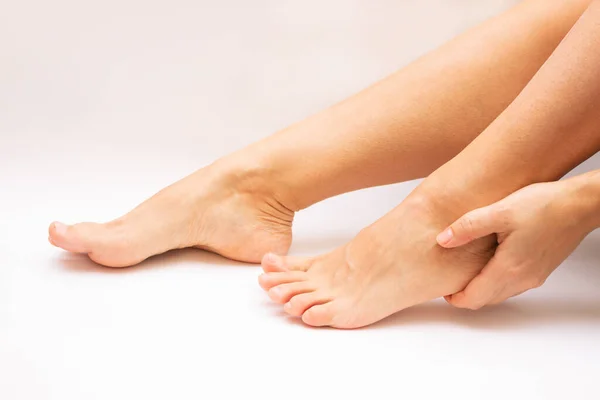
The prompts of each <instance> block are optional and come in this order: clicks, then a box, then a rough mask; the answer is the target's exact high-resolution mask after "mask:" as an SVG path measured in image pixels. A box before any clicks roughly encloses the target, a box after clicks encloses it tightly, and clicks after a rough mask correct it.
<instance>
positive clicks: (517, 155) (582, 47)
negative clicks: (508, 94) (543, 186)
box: [260, 2, 600, 328]
mask: <svg viewBox="0 0 600 400" xmlns="http://www.w3.org/2000/svg"><path fill="white" fill-rule="evenodd" d="M599 46H600V2H593V3H592V4H591V5H590V7H589V8H588V9H587V10H586V12H585V13H584V14H583V15H582V17H581V18H580V19H579V20H578V22H577V23H576V24H575V25H574V27H573V28H572V30H571V31H570V32H569V34H568V35H567V36H566V37H565V39H564V40H563V41H562V43H561V44H560V45H559V46H558V48H557V49H556V51H555V52H554V53H553V54H552V56H550V58H549V59H548V60H547V61H546V63H544V65H543V66H542V68H541V69H540V70H539V71H538V73H537V74H536V75H535V76H534V77H533V79H532V80H531V81H530V83H529V84H528V85H527V86H526V87H525V89H523V91H522V92H521V93H520V94H519V96H517V98H516V99H515V100H514V101H513V102H512V103H511V105H510V106H509V107H507V109H506V110H505V111H504V112H503V113H502V114H501V115H500V116H499V117H498V118H497V119H496V120H495V121H494V122H493V123H492V124H491V125H490V126H489V127H488V128H486V129H485V131H484V132H483V133H482V134H481V135H480V136H478V137H477V138H476V139H475V140H474V141H473V142H472V143H471V144H469V145H468V146H467V147H466V148H465V149H464V150H463V151H462V152H461V153H460V154H458V155H457V156H456V157H455V158H453V159H452V160H451V161H449V162H448V163H446V164H445V165H443V166H442V167H441V168H439V169H438V170H436V171H435V172H434V173H433V174H431V175H430V176H429V177H428V178H427V179H425V181H424V182H423V183H422V184H421V185H420V186H419V187H418V188H417V189H415V191H414V192H413V193H412V194H411V195H410V196H409V197H408V198H407V199H406V200H405V201H404V202H402V203H401V204H400V205H399V206H398V207H396V209H394V210H392V211H391V212H390V213H388V214H387V215H386V216H384V217H383V218H381V219H380V220H379V221H377V222H375V223H374V224H373V225H371V226H370V227H368V228H366V229H365V230H363V231H362V232H361V233H360V234H359V235H358V236H357V237H356V238H355V239H353V240H352V241H351V242H350V243H348V244H347V245H345V246H342V247H341V248H339V249H336V250H334V251H333V252H331V253H329V254H326V255H324V256H320V257H315V258H309V259H292V258H285V257H278V256H275V255H267V256H265V259H264V260H263V268H264V270H265V275H263V276H262V277H261V278H260V283H261V285H262V286H263V288H264V289H265V290H267V291H268V293H269V295H270V296H271V298H272V299H273V300H274V301H277V302H280V303H282V304H284V310H285V311H286V312H288V313H289V314H291V315H294V316H300V317H302V320H303V321H304V322H305V323H306V324H309V325H314V326H324V325H327V326H333V327H338V328H357V327H361V326H365V325H369V324H371V323H374V322H376V321H378V320H380V319H382V318H385V317H386V316H388V315H391V314H393V313H395V312H398V311H400V310H402V309H404V308H406V307H409V306H412V305H414V304H417V303H420V302H423V301H426V300H430V299H433V298H437V297H440V296H447V295H451V294H454V293H456V292H460V291H461V290H462V289H464V288H465V286H466V285H467V284H468V283H469V282H470V281H471V279H472V278H474V277H475V276H476V275H477V274H478V273H479V271H480V270H481V269H482V268H483V267H484V266H485V265H486V264H487V262H488V261H489V260H490V259H491V257H492V255H493V251H494V248H495V245H496V243H495V238H494V237H491V236H486V237H484V238H482V239H478V240H475V241H473V242H471V243H469V244H468V245H465V246H461V247H457V248H453V249H443V248H442V247H441V246H438V245H437V243H436V236H437V234H438V233H439V232H440V231H442V230H443V229H444V227H447V226H448V225H449V224H451V223H452V222H453V221H454V220H456V219H457V218H459V217H460V216H461V215H463V214H464V213H466V212H468V211H471V210H473V209H476V208H479V207H482V206H486V205H489V204H491V203H494V202H496V201H498V200H500V199H502V198H504V197H506V196H508V195H509V194H511V193H513V192H515V191H517V190H518V189H520V188H522V187H524V186H527V185H529V184H532V183H535V182H544V181H550V180H556V179H557V178H559V177H561V176H562V175H563V174H565V173H566V172H567V171H569V170H571V169H572V168H573V167H575V166H576V165H577V164H579V163H580V162H582V161H583V160H585V159H587V158H588V157H590V156H591V155H593V154H594V153H596V152H597V151H598V150H599V149H600V118H598V110H599V107H600V75H598V73H597V67H598V66H600V52H598V51H597V49H598V48H600V47H599ZM490 149H493V151H490ZM473 165H476V166H477V168H473ZM286 269H288V270H290V271H285V270H286Z"/></svg>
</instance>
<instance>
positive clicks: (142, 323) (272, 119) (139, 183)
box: [0, 0, 600, 400]
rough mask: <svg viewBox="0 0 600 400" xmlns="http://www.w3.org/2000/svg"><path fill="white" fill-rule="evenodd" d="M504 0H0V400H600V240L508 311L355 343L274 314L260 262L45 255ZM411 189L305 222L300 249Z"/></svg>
mask: <svg viewBox="0 0 600 400" xmlns="http://www.w3.org/2000/svg"><path fill="white" fill-rule="evenodd" d="M217 3H218V5H216V4H217ZM509 3H511V2H510V1H495V2H494V1H486V2H480V1H477V0H462V1H459V0H453V1H431V0H427V1H419V2H409V1H400V0H394V1H375V2H366V1H358V0H354V1H341V0H336V1H329V2H321V1H316V0H310V1H303V2H291V1H274V0H273V1H267V0H257V1H241V0H237V1H221V2H208V1H191V0H190V1H187V2H186V1H170V2H166V1H162V2H158V1H135V0H125V1H117V0H109V1H103V2H99V1H98V2H81V1H74V0H72V1H67V0H56V1H52V2H44V1H41V0H27V1H18V2H16V1H13V2H9V1H8V0H2V4H1V10H2V11H1V12H0V50H1V51H0V224H1V227H2V229H1V231H0V249H1V252H0V399H2V400H17V399H19V400H20V399H44V400H45V399H60V400H71V399H111V400H116V399H199V398H205V399H218V398H246V397H254V396H261V398H266V399H280V398H281V399H284V398H285V399H287V398H291V399H294V398H326V397H330V398H355V397H356V398H359V397H360V398H368V399H371V398H373V399H375V398H406V399H421V398H425V399H428V398H436V399H438V398H443V399H454V398H460V399H482V398H487V399H505V398H516V399H521V398H531V399H563V398H573V399H596V398H599V395H600V390H599V389H598V385H597V377H598V373H599V372H600V365H599V364H600V362H599V360H600V346H598V340H599V337H600V290H599V289H600V270H599V269H598V263H599V261H600V235H599V234H598V232H596V233H595V234H593V235H592V236H590V237H588V239H586V241H585V242H584V243H583V244H582V246H581V247H580V249H579V250H577V252H576V253H575V254H574V255H573V256H572V257H571V258H570V259H569V260H568V261H567V262H566V263H565V264H564V265H563V266H562V267H561V268H560V269H559V270H558V271H557V272H556V273H555V274H554V275H553V276H552V277H551V279H550V280H549V281H548V282H547V284H546V285H545V286H544V287H543V288H541V289H539V290H536V291H533V292H530V293H528V294H526V295H524V296H522V297H520V298H518V299H516V300H513V301H510V302H508V303H507V304H505V305H502V306H499V307H496V308H490V309H486V310H483V311H480V312H477V313H472V312H466V311H460V310H455V309H452V308H451V307H449V306H447V305H445V304H444V303H443V302H440V301H435V302H432V303H430V304H426V305H423V306H420V307H416V308H414V309H411V310H407V311H404V312H402V313H400V314H398V315H396V316H394V317H392V318H389V319H388V320H386V321H384V322H382V323H380V324H377V325H375V326H373V327H371V328H368V329H363V330H358V331H335V330H328V329H309V328H306V327H304V326H303V325H301V324H300V323H298V322H296V321H294V320H292V319H289V318H286V317H284V316H283V314H282V312H281V311H280V310H279V308H278V307H276V306H273V305H272V304H270V303H269V301H268V299H267V298H266V296H265V295H264V294H263V292H262V291H261V289H260V288H259V287H258V285H257V283H256V277H257V276H258V274H259V268H258V267H256V266H248V265H242V264H237V263H234V262H231V261H228V260H225V259H222V258H220V257H217V256H214V255H211V254H207V253H204V252H201V251H183V252H179V253H171V254H168V255H165V256H161V257H158V258H154V259H152V260H151V261H149V262H146V263H145V264H143V265H142V266H139V267H136V268H132V269H124V270H111V269H105V268H101V267H98V266H95V265H93V264H92V263H91V262H89V261H87V260H86V259H85V258H84V257H78V256H72V255H68V254H66V253H61V252H59V251H58V250H56V249H54V248H52V247H51V246H50V245H49V244H48V243H47V242H46V237H47V233H46V229H47V225H48V224H49V223H50V222H51V221H52V220H54V219H59V220H64V221H66V222H75V221H79V220H82V219H91V220H98V221H101V220H106V219H111V218H113V217H116V216H118V215H119V214H121V213H123V212H125V211H127V210H128V209H129V208H131V207H133V206H134V205H136V204H137V203H138V202H140V201H141V200H143V199H144V198H146V197H148V196H149V195H151V194H152V193H154V192H155V191H157V190H158V189H160V188H161V187H162V186H164V185H166V184H168V183H170V182H172V181H174V180H175V179H177V178H179V177H181V176H183V175H186V174H187V173H188V172H190V171H192V170H194V169H196V168H198V167H200V166H202V165H204V164H205V163H206V162H208V161H210V160H212V159H214V158H216V157H218V156H219V155H222V154H224V153H226V152H228V151H231V150H232V149H234V148H237V147H240V146H243V145H244V144H246V143H249V142H251V141H253V140H255V139H257V138H259V137H262V136H264V135H266V134H269V133H271V132H273V131H275V130H277V129H279V128H281V127H283V126H285V125H287V124H289V123H291V122H293V121H295V120H298V119H301V118H303V117H305V116H307V115H308V114H310V113H312V112H314V111H316V110H318V109H320V108H322V107H324V106H326V105H328V104H331V103H333V102H335V101H337V100H340V99H342V98H343V97H344V96H346V95H349V94H351V93H353V92H354V91H356V90H358V89H360V88H362V87H364V86H366V85H367V84H369V83H371V82H373V81H375V80H377V79H379V78H381V77H383V76H384V75H386V74H387V73H390V72H392V71H393V70H395V69H396V68H397V67H399V66H401V65H403V64H405V63H407V62H408V61H410V60H411V59H413V58H415V57H416V56H418V55H419V54H421V53H423V52H425V51H427V50H429V49H431V48H433V47H434V46H436V45H437V44H439V43H442V42H443V41H444V40H446V39H448V38H450V37H451V36H453V35H454V34H456V33H457V32H459V31H462V30H463V29H465V28H466V27H467V26H470V25H472V24H474V23H476V22H477V21H479V20H482V19H483V18H485V17H486V16H488V15H492V14H495V13H496V12H498V11H499V10H501V9H502V8H504V7H506V6H507V5H508V4H509ZM594 163H595V164H596V167H600V162H598V160H592V163H588V164H587V165H586V166H584V167H583V168H584V169H585V168H590V167H591V166H592V164H594ZM414 185H415V183H407V184H402V185H396V186H391V187H386V188H378V189H374V190H369V191H363V192H358V193H353V194H350V195H346V196H343V197H340V198H336V199H332V200H329V201H327V202H324V203H322V204H319V205H317V206H315V207H314V208H312V209H310V210H308V211H305V212H302V213H300V214H299V215H298V217H297V222H296V227H295V235H296V239H295V242H294V245H293V248H292V252H293V253H296V254H300V253H307V254H314V253H318V252H322V251H325V250H328V249H331V248H333V247H334V246H336V245H338V244H341V243H343V242H344V241H346V240H348V239H350V238H351V237H352V236H353V234H354V233H356V232H357V231H358V230H359V229H360V228H361V227H363V226H365V225H367V224H368V223H370V222H372V221H373V220H375V219H376V218H377V217H379V216H380V215H382V214H383V213H384V212H386V211H387V210H389V209H390V208H392V207H393V206H394V205H395V204H397V203H398V202H399V201H400V200H401V199H402V198H403V196H405V195H406V194H407V193H408V192H409V191H410V190H411V188H412V187H414ZM366 205H368V206H366Z"/></svg>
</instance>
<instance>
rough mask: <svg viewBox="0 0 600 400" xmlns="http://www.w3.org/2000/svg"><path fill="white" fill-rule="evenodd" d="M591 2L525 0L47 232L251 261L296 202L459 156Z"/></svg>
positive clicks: (151, 250)
mask: <svg viewBox="0 0 600 400" xmlns="http://www.w3.org/2000/svg"><path fill="white" fill-rule="evenodd" d="M588 3H589V0H570V1H569V0H554V1H552V2H548V1H544V0H529V1H525V2H523V3H521V4H519V5H518V6H516V7H514V8H513V9H511V10H509V11H508V12H506V13H504V14H503V15H501V16H499V17H496V18H494V19H491V20H490V21H488V22H486V23H484V24H482V25H481V26H478V27H476V28H474V29H471V30H470V31H468V32H466V33H465V34H463V35H461V36H459V37H458V38H457V39H455V40H453V41H451V42H449V43H448V44H446V45H444V46H442V47H441V48H439V49H437V50H436V51H433V52H432V53H430V54H428V55H426V56H425V57H422V58H421V59H419V60H417V61H416V62H414V63H412V64H411V65H409V66H407V67H406V68H404V69H402V70H400V71H399V72H397V73H395V74H393V75H392V76H390V77H388V78H387V79H385V80H383V81H381V82H379V83H377V84H376V85H374V86H372V87H370V88H369V89H367V90H365V91H363V92H361V93H359V94H357V95H355V96H353V97H351V98H350V99H348V100H346V101H343V102H341V103H340V104H338V105H336V106H334V107H332V108H330V109H328V110H326V111H324V112H322V113H320V114H317V115H315V116H313V117H311V118H309V119H307V120H306V121H303V122H301V123H298V124H295V125H293V126H291V127H289V128H287V129H285V130H283V131H281V132H279V133H277V134H275V135H273V136H271V137H269V138H267V139H265V140H263V141H260V142H258V143H256V144H254V145H251V146H249V147H248V148H246V149H243V150H241V151H238V152H236V153H234V154H232V155H230V156H227V157H225V158H223V159H221V160H219V161H217V162H216V163H215V164H213V165H211V166H210V167H208V168H204V169H201V170H199V171H197V172H195V173H194V174H192V175H190V176H189V177H187V178H185V179H183V180H182V181H180V182H177V183H176V184H174V185H172V186H170V187H168V188H166V189H164V190H162V191H161V192H160V193H158V194H157V195H156V196H154V197H152V198H151V199H149V200H147V201H146V202H144V203H143V204H141V205H140V206H139V207H137V208H136V209H135V210H133V211H132V212H130V213H129V214H127V215H125V216H123V217H121V218H118V219H117V220H115V221H112V222H109V223H107V224H95V223H83V224H77V225H72V226H68V225H65V224H61V223H53V224H52V225H51V226H50V229H49V240H50V242H51V243H52V244H54V245H56V246H58V247H61V248H63V249H65V250H68V251H73V252H78V253H85V254H88V255H89V256H90V257H91V258H92V259H93V260H94V261H96V262H98V263H100V264H103V265H106V266H110V267H125V266H130V265H134V264H137V263H139V262H141V261H143V260H144V259H146V258H148V257H150V256H152V255H155V254H159V253H162V252H165V251H168V250H170V249H177V248H182V247H199V248H204V249H208V250H211V251H214V252H216V253H219V254H221V255H224V256H226V257H229V258H232V259H236V260H241V261H247V262H259V261H260V259H261V257H262V255H264V254H265V253H267V252H269V251H270V252H274V253H278V254H285V253H286V252H287V250H288V248H289V246H290V243H291V224H292V220H293V215H294V212H295V211H298V210H301V209H304V208H306V207H308V206H310V205H311V204H314V203H315V202H318V201H321V200H324V199H326V198H328V197H331V196H335V195H338V194H341V193H345V192H348V191H352V190H357V189H360V188H365V187H370V186H377V185H384V184H389V183H394V182H400V181H404V180H409V179H415V178H420V177H424V176H426V175H428V174H429V173H431V172H432V171H434V170H435V169H436V168H438V167H439V166H440V165H442V164H444V163H445V162H446V161H448V160H449V159H451V158H452V157H453V156H455V155H456V154H457V153H458V152H459V151H461V150H462V149H463V148H464V147H465V146H466V145H467V144H468V143H469V142H471V141H472V140H473V139H474V138H475V137H476V136H477V135H478V134H479V133H480V132H481V131H482V130H483V129H484V128H485V127H486V126H488V125H489V124H490V123H491V122H492V121H493V120H494V119H495V118H496V117H497V116H498V115H499V114H500V113H501V112H502V110H504V109H505V108H506V107H507V106H508V105H509V104H510V103H511V101H513V99H514V98H515V97H516V96H517V95H518V93H519V92H520V91H521V90H522V89H523V87H524V86H525V85H526V83H527V82H528V81H529V80H530V79H531V78H532V77H533V75H534V74H535V73H536V71H537V70H538V69H539V67H540V66H541V65H542V63H543V62H544V61H545V60H546V59H547V58H548V56H549V55H550V54H551V53H552V51H553V50H554V49H555V48H556V46H557V45H558V43H559V42H560V41H561V40H562V38H563V37H564V35H565V34H566V33H567V32H568V30H569V29H570V28H571V27H572V26H573V24H574V23H575V21H576V20H577V18H578V17H579V16H580V15H581V13H582V12H583V10H585V7H586V6H587V4H588Z"/></svg>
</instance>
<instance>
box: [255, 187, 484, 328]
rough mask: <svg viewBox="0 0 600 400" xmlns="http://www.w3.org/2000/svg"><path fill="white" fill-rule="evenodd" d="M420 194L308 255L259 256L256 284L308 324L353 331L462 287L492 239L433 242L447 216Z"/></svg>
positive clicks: (473, 272)
mask: <svg viewBox="0 0 600 400" xmlns="http://www.w3.org/2000/svg"><path fill="white" fill-rule="evenodd" d="M437 214H438V212H437V208H436V207H435V205H434V204H432V203H431V202H430V201H426V200H424V197H421V196H420V195H418V194H417V195H411V196H410V197H409V198H407V199H406V200H405V201H404V202H403V203H402V204H400V205H399V206H398V207H396V208H395V209H394V210H392V211H391V212H390V213H388V214H387V215H386V216H384V217H383V218H381V219H380V220H378V221H377V222H375V223H374V224H373V225H371V226H369V227H368V228H366V229H364V230H363V231H361V232H360V233H359V234H358V235H357V236H356V237H355V238H354V239H353V240H352V241H351V242H350V243H348V244H346V245H344V246H342V247H340V248H338V249H336V250H334V251H332V252H331V253H329V254H326V255H323V256H319V257H314V258H299V257H281V256H276V255H274V254H267V255H265V257H264V258H263V262H262V264H263V269H264V270H265V272H266V273H265V274H262V275H261V276H260V277H259V283H260V285H261V286H262V287H263V289H265V290H266V291H268V294H269V296H270V297H271V299H272V300H273V301H275V302H277V303H281V304H285V305H284V310H285V311H286V312H287V313H288V314H290V315H293V316H298V317H300V316H301V317H302V320H303V321H304V322H305V323H306V324H308V325H313V326H332V327H335V328H359V327H362V326H366V325H369V324H372V323H374V322H377V321H379V320H381V319H383V318H385V317H387V316H389V315H391V314H394V313H396V312H398V311H400V310H402V309H404V308H407V307H410V306H413V305H416V304H419V303H422V302H425V301H428V300H431V299H434V298H437V297H441V296H445V295H448V294H452V293H456V292H458V291H460V290H462V289H463V288H464V287H465V286H466V285H467V283H468V282H469V281H470V280H471V279H472V278H473V277H474V276H475V275H476V274H477V273H478V272H479V271H480V270H481V269H482V268H483V267H484V265H485V264H486V262H487V261H488V260H489V259H490V258H491V256H492V254H493V251H494V249H495V238H493V237H491V238H490V237H488V238H484V239H483V240H478V241H476V242H473V243H472V244H471V245H470V247H467V248H460V249H456V250H458V251H454V250H455V249H453V250H452V251H448V250H446V249H443V248H441V247H439V246H438V245H437V244H436V240H435V238H436V235H437V234H438V233H439V231H440V229H443V227H444V224H445V223H446V220H447V218H439V216H438V215H437Z"/></svg>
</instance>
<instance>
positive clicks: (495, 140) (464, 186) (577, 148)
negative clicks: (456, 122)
mask: <svg viewBox="0 0 600 400" xmlns="http://www.w3.org/2000/svg"><path fill="white" fill-rule="evenodd" d="M599 48H600V2H599V1H594V2H593V3H592V5H590V7H589V8H588V9H587V11H586V12H585V13H584V14H583V16H582V17H581V18H580V20H579V21H578V22H577V23H576V24H575V26H574V27H573V29H572V30H571V31H570V33H569V34H568V35H567V37H566V38H565V39H564V40H563V42H562V43H561V44H560V45H559V46H558V48H557V49H556V51H555V52H554V53H553V54H552V56H551V57H550V58H549V59H548V61H547V62H546V63H545V64H544V65H543V66H542V68H541V69H540V71H538V73H537V74H536V75H535V77H534V78H533V79H532V80H531V82H530V83H529V84H528V85H527V87H526V88H525V89H524V90H523V91H522V92H521V94H520V95H519V96H518V97H517V98H516V99H515V101H514V102H513V103H512V104H511V105H510V106H509V107H508V108H507V109H506V110H505V111H504V112H503V113H502V114H501V115H500V116H499V117H498V118H497V119H496V120H495V121H494V123H492V124H491V125H490V126H489V127H488V128H487V129H486V130H485V131H484V132H483V133H482V134H481V135H480V136H479V137H478V138H477V139H476V140H475V141H474V142H473V143H471V145H469V146H468V147H467V148H466V149H465V150H464V151H463V152H461V153H460V154H459V155H458V156H457V157H456V158H454V159H453V160H452V161H451V162H449V163H447V164H446V165H445V166H443V167H442V168H440V169H439V170H438V171H436V173H434V174H433V175H432V177H431V178H433V179H429V180H428V181H429V182H427V181H426V183H427V184H433V185H434V186H436V187H437V188H438V190H439V188H442V190H443V191H446V192H447V193H446V194H447V195H446V196H444V198H445V199H448V198H452V197H453V196H454V195H456V196H455V197H457V204H454V205H453V206H454V207H452V208H453V209H454V210H455V211H456V210H458V212H466V211H469V209H473V208H478V207H481V206H484V205H487V204H491V203H493V202H495V201H497V200H500V199H501V198H504V197H505V196H507V195H508V194H510V193H512V192H514V191H515V190H517V189H519V188H521V187H523V186H526V185H528V184H531V183H534V182H542V181H551V180H556V179H557V178H559V177H561V176H562V175H564V174H565V173H566V172H568V171H569V170H570V169H572V168H573V167H575V166H576V165H578V164H579V163H581V162H582V161H583V160H585V159H586V158H588V157H590V156H591V155H593V154H594V153H596V152H597V151H598V150H599V149H600V118H598V114H599V111H600V74H598V69H599V68H600V52H599V51H598V49H599ZM460 193H468V194H469V200H468V201H465V199H464V195H458V194H460ZM459 203H460V204H459ZM461 208H462V210H461Z"/></svg>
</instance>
